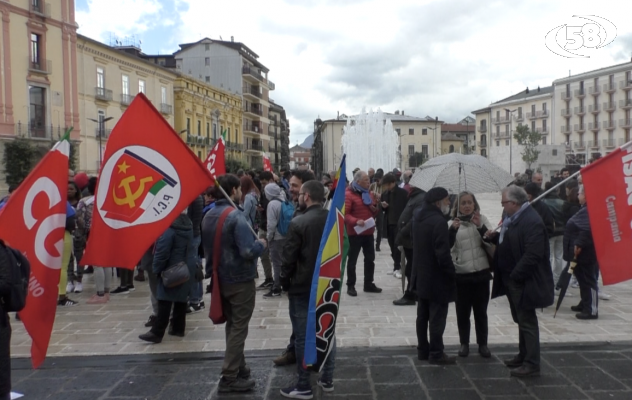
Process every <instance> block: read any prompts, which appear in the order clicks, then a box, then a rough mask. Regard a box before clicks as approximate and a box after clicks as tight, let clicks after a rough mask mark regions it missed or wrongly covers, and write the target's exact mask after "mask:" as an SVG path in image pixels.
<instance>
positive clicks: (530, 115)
mask: <svg viewBox="0 0 632 400" xmlns="http://www.w3.org/2000/svg"><path fill="white" fill-rule="evenodd" d="M548 116H549V111H548V110H540V111H536V112H535V113H532V112H528V113H527V119H536V118H545V117H548Z"/></svg>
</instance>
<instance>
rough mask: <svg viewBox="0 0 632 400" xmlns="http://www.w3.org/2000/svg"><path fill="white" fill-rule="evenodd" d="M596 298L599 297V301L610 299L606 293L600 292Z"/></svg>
mask: <svg viewBox="0 0 632 400" xmlns="http://www.w3.org/2000/svg"><path fill="white" fill-rule="evenodd" d="M598 296H599V300H610V297H612V296H610V295H609V294H608V293H605V292H602V291H599V294H598Z"/></svg>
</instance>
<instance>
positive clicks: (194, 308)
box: [187, 301, 204, 314]
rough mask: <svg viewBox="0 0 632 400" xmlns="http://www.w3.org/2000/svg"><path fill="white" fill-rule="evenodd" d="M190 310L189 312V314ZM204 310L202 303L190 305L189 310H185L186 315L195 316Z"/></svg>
mask: <svg viewBox="0 0 632 400" xmlns="http://www.w3.org/2000/svg"><path fill="white" fill-rule="evenodd" d="M189 310H191V312H189ZM202 310H204V302H203V301H200V302H199V303H191V304H189V308H188V309H187V314H195V313H197V312H200V311H202Z"/></svg>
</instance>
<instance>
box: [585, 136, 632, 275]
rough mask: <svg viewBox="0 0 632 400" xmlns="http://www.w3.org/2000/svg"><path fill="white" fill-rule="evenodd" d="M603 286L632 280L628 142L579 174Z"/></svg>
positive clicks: (631, 191) (631, 170) (630, 155)
mask: <svg viewBox="0 0 632 400" xmlns="http://www.w3.org/2000/svg"><path fill="white" fill-rule="evenodd" d="M581 175H582V180H583V183H584V191H585V194H586V204H587V207H588V215H589V217H590V227H591V230H592V236H593V240H594V243H595V250H596V251H597V260H598V261H599V269H600V271H601V275H602V278H603V283H604V285H612V284H615V283H619V282H623V281H627V280H629V279H632V263H631V262H630V248H632V142H629V143H627V144H625V145H624V146H622V147H620V148H618V149H617V150H615V151H613V152H612V153H610V154H608V155H607V156H606V157H604V158H601V159H599V160H597V161H596V162H594V163H592V164H590V165H588V166H586V167H585V168H583V169H582V171H581Z"/></svg>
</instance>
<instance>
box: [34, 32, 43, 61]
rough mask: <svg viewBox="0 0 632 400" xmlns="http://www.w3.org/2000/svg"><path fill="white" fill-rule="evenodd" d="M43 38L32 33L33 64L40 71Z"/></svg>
mask: <svg viewBox="0 0 632 400" xmlns="http://www.w3.org/2000/svg"><path fill="white" fill-rule="evenodd" d="M41 41H42V37H41V36H40V35H38V34H35V33H31V64H33V67H34V68H37V69H39V64H40V43H41Z"/></svg>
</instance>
